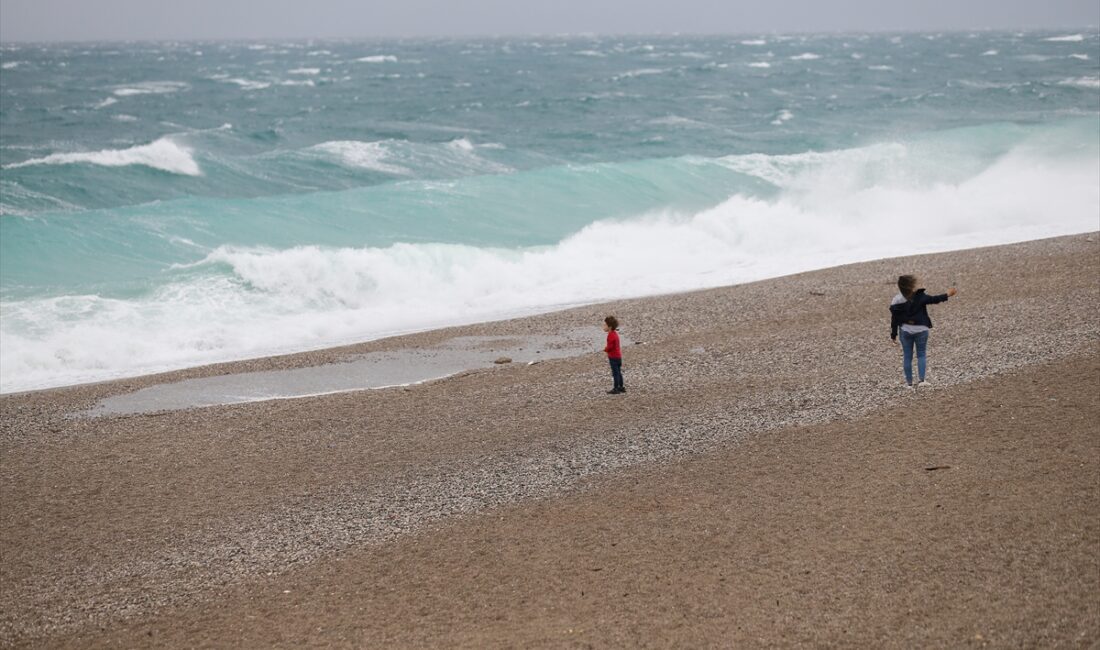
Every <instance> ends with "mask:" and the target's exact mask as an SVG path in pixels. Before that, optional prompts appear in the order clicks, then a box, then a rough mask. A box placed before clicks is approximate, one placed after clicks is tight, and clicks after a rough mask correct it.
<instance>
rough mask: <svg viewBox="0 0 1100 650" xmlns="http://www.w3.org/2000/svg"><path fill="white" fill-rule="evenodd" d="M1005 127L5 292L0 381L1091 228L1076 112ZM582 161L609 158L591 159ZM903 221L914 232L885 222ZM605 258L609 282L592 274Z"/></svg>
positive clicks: (182, 361) (290, 346)
mask: <svg viewBox="0 0 1100 650" xmlns="http://www.w3.org/2000/svg"><path fill="white" fill-rule="evenodd" d="M1082 128H1083V127H1082ZM1089 128H1091V129H1093V130H1092V131H1090V133H1092V134H1093V135H1095V127H1093V126H1091V123H1090V125H1089ZM998 133H999V134H1000V135H997V134H998ZM1010 133H1011V134H1014V135H1012V138H1014V139H1015V141H1016V145H1015V146H1011V147H1008V149H1007V151H1005V152H1004V153H1001V154H999V155H994V156H991V157H990V156H986V155H985V154H983V156H984V157H979V158H976V159H975V160H977V161H978V162H974V161H971V162H969V163H967V164H963V165H960V164H959V163H958V162H957V161H955V160H954V156H955V155H956V153H955V148H956V147H957V143H958V142H959V141H960V140H961V139H962V136H963V135H965V136H967V140H968V141H973V142H976V143H978V144H976V145H975V147H976V148H975V150H974V151H975V152H985V151H987V150H988V149H989V144H988V141H989V138H990V137H993V136H994V135H996V137H1006V136H1005V134H1004V129H1000V130H998V129H992V130H991V129H986V130H974V131H967V132H965V133H946V134H940V135H938V136H935V137H932V138H930V139H929V140H928V141H926V142H923V143H918V144H912V143H882V144H879V145H873V146H869V147H864V148H859V149H850V150H840V151H831V152H806V153H803V154H794V155H787V156H769V155H766V154H752V155H749V156H732V157H727V158H724V159H718V160H707V159H700V160H697V161H695V162H694V163H691V164H698V165H704V166H705V165H714V164H724V165H728V166H730V167H731V168H734V169H737V170H738V171H740V172H742V173H747V174H754V175H756V176H758V177H762V178H769V179H771V180H772V181H774V182H775V184H776V185H777V186H778V187H780V188H781V191H780V192H779V193H778V194H776V195H774V196H771V197H763V196H751V195H748V194H746V193H743V192H738V193H736V194H734V195H732V196H729V197H728V198H727V199H725V200H724V201H722V202H720V203H719V204H717V205H714V206H713V207H710V208H706V209H701V210H693V211H678V210H658V211H649V212H643V213H639V214H636V215H635V216H633V217H631V218H621V219H601V220H598V221H596V222H594V223H589V224H588V225H586V226H584V227H582V228H580V229H579V230H577V231H576V232H574V233H573V234H571V235H568V236H566V237H563V238H561V239H559V240H558V241H556V242H555V243H552V244H550V245H544V246H518V247H501V246H496V247H494V246H477V245H464V244H455V243H451V244H447V243H396V244H392V245H387V246H364V247H358V248H355V247H325V246H317V245H295V246H290V247H286V248H281V249H280V248H274V247H260V246H226V245H223V246H219V247H216V248H215V249H213V250H211V251H209V252H208V253H207V254H205V255H204V256H203V257H202V258H201V260H199V261H198V262H197V263H195V264H191V265H189V266H188V267H187V268H186V269H181V270H180V271H179V272H178V273H177V274H175V275H172V276H171V277H172V278H173V279H172V281H171V282H170V283H168V284H167V285H165V286H162V287H160V288H159V289H157V290H156V291H154V292H153V293H151V294H150V295H146V296H143V297H139V298H134V299H109V298H103V297H100V296H94V295H72V296H65V297H60V298H33V299H26V300H6V301H5V302H4V304H3V305H2V309H0V313H2V314H3V319H2V320H0V349H3V350H4V363H3V364H0V390H3V391H11V390H20V389H27V388H35V387H43V386H49V385H58V384H64V383H73V382H76V381H91V380H96V379H104V378H108V377H117V376H124V375H130V374H139V373H144V372H152V371H158V370H165V369H169V368H178V367H183V366H188V365H195V364H199V363H208V362H214V361H225V360H229V359H236V358H245V357H252V356H259V355H264V354H273V353H278V352H288V351H292V350H302V349H309V348H315V347H321V346H326V345H335V344H340V343H348V342H352V341H358V340H364V339H370V338H375V337H379V336H385V335H388V334H394V333H398V332H404V331H411V330H417V329H424V328H429V327H438V326H442V325H448V324H459V323H463V322H474V321H481V320H487V319H493V318H501V317H507V316H512V315H519V314H526V313H535V312H538V311H543V310H547V309H552V308H555V307H558V306H562V305H571V304H580V303H587V302H594V301H601V300H608V299H617V298H625V297H631V296H639V295H651V294H657V293H665V292H670V291H679V290H685V289H697V288H702V287H708V286H719V285H726V284H731V283H738V282H747V281H752V280H758V279H761V278H766V277H774V276H777V275H783V274H789V273H795V272H799V271H806V270H810V269H814V268H821V267H826V266H832V265H836V264H842V263H850V262H856V261H861V260H868V259H878V258H882V257H891V256H897V255H912V254H918V253H924V252H933V251H937V250H950V249H957V248H967V247H972V246H981V245H992V244H998V243H1007V242H1011V241H1020V240H1026V239H1034V238H1038V237H1045V236H1054V235H1061V234H1069V233H1075V232H1088V231H1093V230H1095V229H1096V214H1098V212H1100V194H1098V193H1097V191H1096V190H1097V185H1096V178H1097V177H1098V175H1100V157H1098V156H1097V155H1096V151H1095V146H1094V147H1093V149H1091V150H1088V151H1082V152H1078V153H1076V154H1073V155H1067V154H1066V150H1065V149H1064V148H1063V149H1059V148H1058V147H1056V146H1053V145H1052V144H1051V143H1052V141H1054V140H1059V139H1062V140H1067V141H1069V140H1072V141H1074V142H1077V141H1079V140H1080V138H1081V136H1082V132H1081V131H1080V130H1072V129H1071V130H1068V131H1066V132H1063V133H1051V132H1046V131H1044V132H1030V131H1026V130H1024V129H1022V128H1015V129H1010ZM1020 134H1024V135H1022V136H1021V135H1020ZM1028 134H1030V135H1028ZM1012 138H1010V139H1012ZM1091 141H1092V142H1095V140H1094V139H1093V140H1091ZM918 145H919V146H918ZM454 146H455V148H458V149H464V145H462V144H457V145H454ZM474 146H475V147H476V145H474ZM1043 146H1049V147H1051V148H1050V150H1044V149H1043ZM973 155H974V156H977V153H974V154H973ZM688 162H690V161H678V162H673V163H662V164H675V165H683V164H687V163H688ZM660 169H664V170H665V171H667V168H664V167H662V168H660ZM660 169H655V170H652V171H654V173H657V172H658V171H660ZM580 171H581V172H584V171H589V172H592V173H603V174H605V175H609V176H614V174H610V170H609V169H606V168H599V167H592V168H590V169H588V170H580ZM620 171H621V170H620ZM597 178H598V177H597ZM556 186H557V185H555V187H556ZM561 187H563V188H572V187H573V186H572V184H570V183H565V184H561ZM1006 187H1011V188H1013V191H1012V192H1005V190H1004V188H1006ZM563 191H566V190H563ZM624 191H625V190H624ZM906 228H916V229H918V230H919V231H920V233H921V236H920V237H919V238H917V239H913V238H911V237H899V236H898V232H899V229H902V230H904V229H906ZM608 242H615V245H614V246H610V247H609V246H608ZM608 269H614V275H615V278H616V282H614V283H606V282H594V281H593V278H601V277H606V275H607V270H608ZM88 341H95V342H96V345H88Z"/></svg>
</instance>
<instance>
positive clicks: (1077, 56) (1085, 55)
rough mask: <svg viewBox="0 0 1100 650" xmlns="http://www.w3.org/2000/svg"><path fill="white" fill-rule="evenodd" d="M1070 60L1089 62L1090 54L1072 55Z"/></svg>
mask: <svg viewBox="0 0 1100 650" xmlns="http://www.w3.org/2000/svg"><path fill="white" fill-rule="evenodd" d="M1069 58H1071V59H1080V60H1082V61H1088V60H1089V55H1088V54H1070V55H1069Z"/></svg>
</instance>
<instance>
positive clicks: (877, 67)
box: [867, 65, 894, 72]
mask: <svg viewBox="0 0 1100 650" xmlns="http://www.w3.org/2000/svg"><path fill="white" fill-rule="evenodd" d="M867 69H868V70H875V71H878V72H888V71H890V70H893V69H894V67H893V66H889V65H869V66H867Z"/></svg>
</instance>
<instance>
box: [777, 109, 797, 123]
mask: <svg viewBox="0 0 1100 650" xmlns="http://www.w3.org/2000/svg"><path fill="white" fill-rule="evenodd" d="M793 117H794V113H792V112H790V111H788V110H787V109H785V108H784V109H783V110H781V111H779V113H778V114H777V115H776V116H775V119H774V120H772V124H775V125H776V126H778V125H780V124H783V123H784V122H789V121H790V120H791V118H793Z"/></svg>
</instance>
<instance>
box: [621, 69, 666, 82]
mask: <svg viewBox="0 0 1100 650" xmlns="http://www.w3.org/2000/svg"><path fill="white" fill-rule="evenodd" d="M666 72H668V69H666V68H638V69H636V70H627V71H626V72H623V73H621V74H617V75H615V76H613V77H611V80H612V81H619V80H620V79H634V78H635V77H648V76H651V75H657V74H664V73H666Z"/></svg>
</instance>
